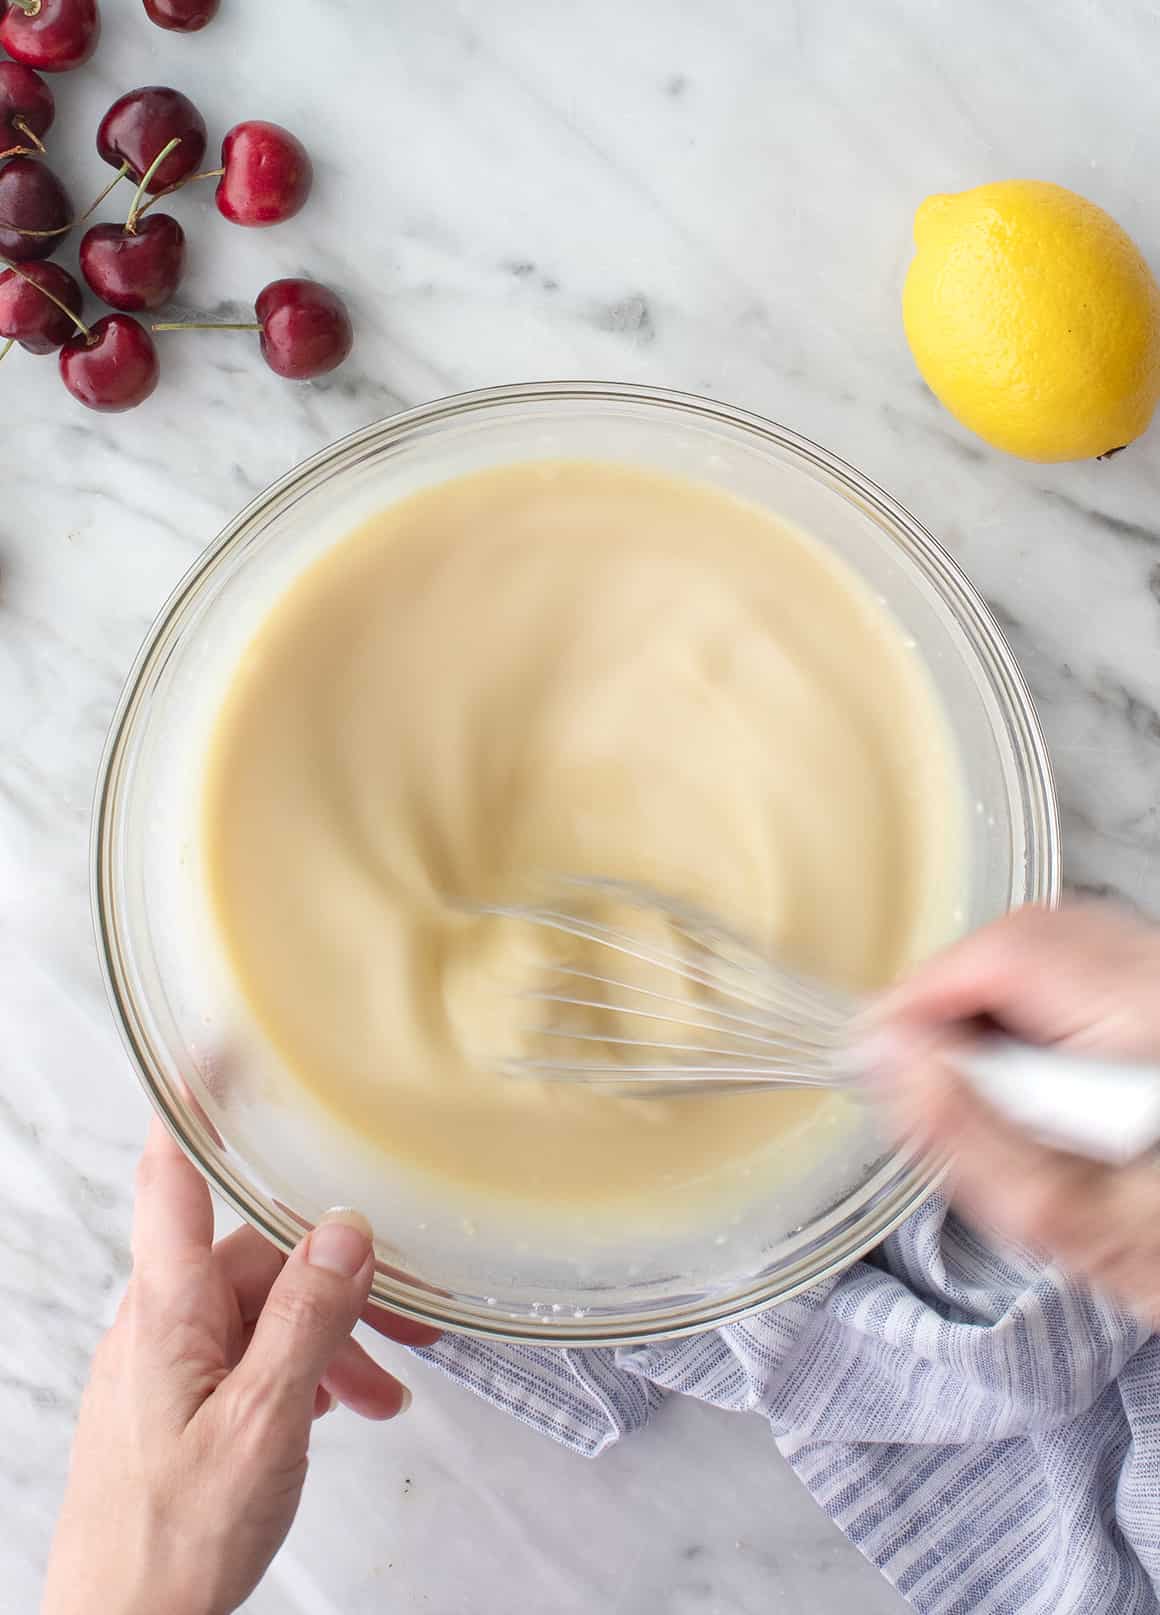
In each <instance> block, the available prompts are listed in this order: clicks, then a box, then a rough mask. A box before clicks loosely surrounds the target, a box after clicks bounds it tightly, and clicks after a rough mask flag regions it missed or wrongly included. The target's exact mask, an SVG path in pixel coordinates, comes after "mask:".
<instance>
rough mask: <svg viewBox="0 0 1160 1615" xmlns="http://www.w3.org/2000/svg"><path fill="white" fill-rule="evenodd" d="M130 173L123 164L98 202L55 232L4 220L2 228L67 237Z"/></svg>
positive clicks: (1, 221) (17, 233) (31, 233)
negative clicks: (32, 228) (27, 228)
mask: <svg viewBox="0 0 1160 1615" xmlns="http://www.w3.org/2000/svg"><path fill="white" fill-rule="evenodd" d="M175 144H176V142H175ZM0 155H3V156H5V157H7V156H9V155H10V153H8V152H4V153H2V154H0ZM26 155H28V156H31V155H32V153H30V152H29V153H26ZM128 172H129V165H128V163H124V164H122V166H121V172H120V173H119V174H118V175H117V177H116V179H111V180H110V181H109V183H108V184H107V185H106V186H105V188H104V190H103V191H102V192H101V194H100V196H98V197H97V199H96V201H95V202H92V203H90V205H89V206H88V207H87V208H86V209H85V211H84V212H83V213H82V214H81V215H80V216H79V218H75V219H70V220H69V222H68V223H67V224H60V225H58V226H57V228H56V229H55V230H22V229H21V227H20V226H19V225H18V224H5V223H4V221H3V220H2V219H0V227H2V228H3V229H5V230H11V231H12V234H13V235H17V236H40V237H44V236H66V235H68V233H69V231H70V230H75V229H76V227H77V225H78V224H83V223H84V222H85V220H86V219H87V218H90V217H91V216H92V215H93V214H94V213H95V212H96V211H97V209H98V208H99V207H100V205H101V203H102V202H103V201H104V200H105V198H106V196H108V194H109V192H110V191H111V190H112V189H113V187H114V186H115V185H119V184H120V183H121V181H122V180H123V179H124V178H125V175H126V174H127V173H128Z"/></svg>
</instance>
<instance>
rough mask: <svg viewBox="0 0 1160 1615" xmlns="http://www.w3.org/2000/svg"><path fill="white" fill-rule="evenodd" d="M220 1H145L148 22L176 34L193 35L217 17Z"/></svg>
mask: <svg viewBox="0 0 1160 1615" xmlns="http://www.w3.org/2000/svg"><path fill="white" fill-rule="evenodd" d="M219 4H220V0H145V10H146V12H147V13H148V16H149V20H150V22H155V23H156V24H157V26H158V28H168V29H170V30H172V32H173V33H176V34H195V33H197V31H198V29H199V28H204V27H205V25H206V23H207V22H212V21H213V19H214V18H215V17H216V16H217V10H218V5H219Z"/></svg>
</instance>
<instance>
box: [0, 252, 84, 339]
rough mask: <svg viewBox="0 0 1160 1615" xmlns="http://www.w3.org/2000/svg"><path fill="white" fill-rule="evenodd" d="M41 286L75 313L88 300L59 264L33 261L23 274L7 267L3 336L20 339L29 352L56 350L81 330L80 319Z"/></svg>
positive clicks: (1, 284) (1, 302) (0, 300)
mask: <svg viewBox="0 0 1160 1615" xmlns="http://www.w3.org/2000/svg"><path fill="white" fill-rule="evenodd" d="M32 281H34V282H35V283H36V284H35V285H30V284H29V282H32ZM41 286H43V287H45V288H46V289H47V290H48V291H49V292H51V293H52V296H53V297H56V298H59V299H60V301H61V302H62V303H63V304H64V305H65V307H66V308H70V309H72V311H73V313H74V314H79V313H80V311H81V307H82V305H83V302H84V294H83V293H82V291H81V289H80V287H79V286H78V285H77V283H76V281H75V280H74V279H73V278H72V276H71V275H70V274H69V272H68V270H67V269H62V268H61V267H60V265H59V264H29V265H28V267H27V269H24V270H22V271H21V272H20V273H19V274H18V273H17V272H16V270H15V269H6V270H5V271H4V273H3V274H2V275H0V337H4V338H6V339H10V340H12V341H13V342H19V343H20V345H21V347H24V348H27V349H28V351H29V353H53V352H54V351H55V350H56V349H57V348H59V347H60V345H61V343H62V342H67V341H68V339H69V338H70V337H72V336H75V335H76V330H77V326H76V321H75V320H71V319H70V318H69V317H68V315H67V314H66V313H65V311H64V309H62V308H58V307H57V305H56V304H55V303H54V302H53V301H52V299H51V298H49V297H46V296H45V295H44V292H42V291H39V290H38V289H37V288H38V287H41Z"/></svg>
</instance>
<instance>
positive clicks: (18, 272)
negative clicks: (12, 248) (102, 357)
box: [0, 258, 93, 342]
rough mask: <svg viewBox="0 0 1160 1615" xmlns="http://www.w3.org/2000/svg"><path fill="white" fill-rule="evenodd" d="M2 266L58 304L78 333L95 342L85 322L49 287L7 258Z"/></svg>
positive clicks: (2, 262) (51, 301)
mask: <svg viewBox="0 0 1160 1615" xmlns="http://www.w3.org/2000/svg"><path fill="white" fill-rule="evenodd" d="M0 264H3V265H4V267H5V269H10V270H11V271H12V273H13V274H14V275H15V276H17V278H18V279H20V280H26V281H27V282H28V284H29V285H30V286H35V287H36V289H37V291H38V292H39V293H40V295H41V296H42V297H47V298H48V300H49V302H50V303H55V304H56V306H57V308H59V309H60V311H61V313H62V314H67V315H68V317H69V319H70V320H71V321H72V322H73V324H74V325H75V326H76V328H77V330H78V331H81V332H83V333H84V335H85V336H86V337H87V338H88V340H89V341H90V342H91V341H92V340H93V333H92V331H90V329H89V327H88V326H87V325H86V324H85V322H84V320H82V319H78V318H77V316H76V315H75V314H74V313H73V311H72V309H71V308H69V306H68V304H67V303H62V302H61V300H60V298H59V297H58V296H57V295H56V293H55V292H50V291H49V289H48V287H47V286H42V285H41V284H40V282H39V281H38V280H33V278H32V276H31V275H26V274H25V273H24V271H23V269H21V268H19V266H18V265H16V264H12V263H9V262H8V259H7V258H0Z"/></svg>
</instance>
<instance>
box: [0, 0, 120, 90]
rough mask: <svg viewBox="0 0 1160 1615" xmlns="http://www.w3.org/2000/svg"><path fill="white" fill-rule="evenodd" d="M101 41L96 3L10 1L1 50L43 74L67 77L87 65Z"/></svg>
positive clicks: (89, 0)
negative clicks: (70, 72) (72, 71)
mask: <svg viewBox="0 0 1160 1615" xmlns="http://www.w3.org/2000/svg"><path fill="white" fill-rule="evenodd" d="M100 37H101V16H100V12H99V11H98V10H97V0H10V3H9V6H8V10H7V12H6V13H5V15H4V20H3V22H0V46H3V48H4V49H5V50H6V51H7V52H8V54H9V56H11V58H12V60H13V61H14V62H22V63H23V64H24V66H25V67H35V68H36V69H37V71H38V72H41V73H67V72H69V71H70V70H71V69H72V68H74V67H80V65H81V63H82V62H87V61H88V59H89V57H90V56H91V55H92V54H93V52H94V51H95V50H96V48H97V41H98V40H99V39H100Z"/></svg>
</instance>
